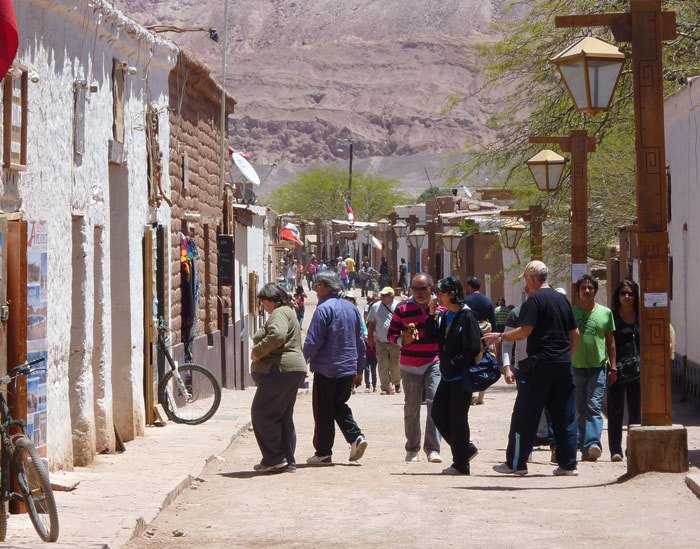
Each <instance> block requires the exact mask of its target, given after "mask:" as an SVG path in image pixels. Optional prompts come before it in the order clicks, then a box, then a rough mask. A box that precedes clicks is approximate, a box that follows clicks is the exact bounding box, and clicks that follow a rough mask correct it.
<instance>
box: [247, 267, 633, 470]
mask: <svg viewBox="0 0 700 549" xmlns="http://www.w3.org/2000/svg"><path fill="white" fill-rule="evenodd" d="M322 266H326V265H325V263H324V262H320V263H319V262H317V261H315V258H312V259H311V261H310V262H309V263H308V264H307V265H306V266H305V267H301V266H299V265H298V263H297V261H295V260H292V261H290V262H288V264H287V267H286V271H285V276H284V278H285V282H286V285H287V288H282V287H281V286H280V285H278V284H274V283H271V284H267V285H265V286H264V287H263V288H262V289H261V290H260V292H259V294H258V299H259V301H260V303H261V305H262V308H263V309H264V310H265V312H266V313H267V314H268V318H267V321H266V322H265V324H264V325H263V326H262V328H260V330H258V332H256V334H255V335H254V340H253V341H254V346H253V348H252V351H251V361H252V362H251V364H252V366H251V370H252V372H253V378H254V381H255V382H256V384H257V391H256V395H255V398H254V400H253V405H252V409H251V415H252V419H253V429H254V431H255V436H256V440H257V441H258V445H259V447H260V451H261V454H262V459H261V462H260V463H259V464H258V465H256V466H255V470H256V471H261V472H270V471H282V470H284V471H294V470H295V468H296V460H295V456H294V449H295V445H296V433H295V430H294V423H293V407H294V403H295V399H296V390H297V388H298V387H299V385H300V383H301V382H302V381H303V378H304V376H305V372H306V367H307V364H308V367H309V369H310V371H311V373H312V374H313V392H312V408H313V417H314V425H315V426H314V433H313V445H314V448H315V453H314V455H312V456H310V457H309V458H308V459H307V463H308V464H311V465H329V464H331V463H332V461H333V457H332V456H333V446H334V440H335V426H336V425H337V427H338V428H339V429H340V433H341V435H342V436H343V438H344V439H345V441H346V442H347V443H348V444H349V445H350V455H349V460H350V461H357V460H359V459H361V458H362V456H363V455H364V453H365V450H366V449H367V447H368V442H367V439H366V438H365V435H364V433H363V432H362V430H361V429H360V427H359V425H358V424H357V422H356V420H355V419H354V417H353V414H352V410H351V408H350V406H349V405H348V401H349V400H350V397H351V395H352V394H354V393H355V391H356V389H357V388H359V387H360V386H361V385H362V384H363V382H364V385H365V390H366V391H367V392H376V391H377V385H379V391H380V392H381V394H382V395H392V394H400V393H403V401H404V404H403V419H404V434H405V438H406V442H405V445H404V449H405V452H406V453H405V461H406V462H409V463H413V462H417V461H419V460H420V459H421V457H420V455H421V453H423V454H424V455H425V459H427V461H428V462H431V463H442V461H443V460H442V456H441V443H442V442H443V441H444V442H446V443H447V444H448V445H449V447H450V450H451V454H452V459H451V464H450V466H449V467H447V468H445V469H444V470H443V473H445V474H450V475H469V474H470V462H471V461H472V460H473V459H474V458H475V457H476V456H477V454H478V448H477V447H476V446H475V445H474V444H473V442H472V441H471V438H470V426H469V419H468V418H469V408H470V406H471V405H474V404H482V403H483V402H484V393H483V392H480V393H478V394H477V393H476V392H474V393H472V389H471V387H472V384H471V383H470V376H471V375H472V373H471V371H472V370H471V367H473V366H474V365H475V364H477V363H479V361H480V360H482V357H483V356H485V354H484V353H485V352H486V351H489V350H490V352H492V353H493V354H495V355H496V356H498V359H499V366H500V369H501V371H502V373H503V377H504V379H505V382H506V383H507V384H513V383H516V384H517V393H516V397H515V402H514V405H513V412H512V415H511V421H510V428H509V432H508V437H507V447H506V452H505V461H504V463H502V464H499V465H496V466H494V470H495V471H496V472H498V473H503V474H515V475H526V474H527V473H528V461H529V459H530V454H531V452H532V450H533V448H534V446H536V445H540V444H541V443H542V442H543V441H544V443H548V444H549V445H550V448H551V450H552V456H551V459H552V462H553V463H555V464H556V468H555V469H554V475H558V476H559V475H560V476H571V475H577V474H578V468H577V458H578V452H580V455H581V459H583V460H587V461H596V460H597V459H599V458H600V457H601V455H602V450H603V445H602V442H601V434H602V430H603V415H602V405H603V399H604V397H605V394H606V388H607V399H608V403H607V404H608V414H609V416H608V417H609V425H608V430H609V436H608V441H609V451H610V454H611V459H612V461H621V460H622V459H624V458H623V449H622V427H623V417H624V407H625V402H626V403H627V412H628V415H629V421H630V423H635V422H639V420H640V415H641V408H640V406H641V405H640V387H639V379H638V370H639V321H638V309H639V289H638V286H637V285H636V284H635V283H634V282H632V281H630V280H625V281H623V282H622V283H621V284H620V286H619V287H618V288H616V289H615V291H614V293H613V296H612V303H613V307H612V310H611V309H608V308H607V307H604V306H603V305H601V304H599V303H597V302H596V300H595V298H596V295H597V292H598V289H599V284H598V281H597V280H596V279H595V278H594V277H593V276H591V275H588V274H586V275H584V276H583V277H581V279H580V280H578V282H577V283H576V294H577V295H576V297H577V299H576V304H575V305H574V306H573V307H572V305H571V303H570V302H569V300H568V298H567V297H566V292H565V291H564V290H562V289H561V288H557V289H555V288H553V287H552V286H550V284H549V281H548V277H549V269H548V268H547V266H546V265H545V264H544V263H543V262H542V261H531V262H530V263H528V264H527V266H526V268H525V270H524V272H523V273H522V275H521V276H520V278H522V279H524V282H525V284H524V288H523V291H524V293H525V294H526V296H527V298H526V300H525V301H524V302H523V303H522V304H520V305H518V306H517V307H514V306H513V305H511V306H507V305H506V301H505V299H504V298H500V299H498V300H497V301H496V306H494V304H493V302H492V301H491V300H490V299H489V298H488V296H486V295H484V294H483V293H482V292H481V281H480V280H479V279H478V278H476V277H473V276H472V277H469V278H468V279H467V280H466V281H465V284H464V285H463V284H462V283H461V281H460V280H458V279H457V278H454V277H446V278H443V279H441V280H439V281H437V283H434V281H433V280H432V278H431V276H430V275H429V274H428V273H418V274H417V275H415V276H414V277H413V278H412V279H411V283H410V286H408V288H407V289H408V290H409V295H408V297H407V298H405V299H401V298H400V294H401V293H402V291H403V288H402V287H401V285H399V286H398V287H397V288H393V287H392V286H391V285H390V283H391V276H390V273H389V272H388V268H385V267H384V266H382V267H380V270H379V271H375V270H374V269H373V268H372V267H371V266H370V265H369V261H366V260H365V261H363V264H362V267H360V269H359V270H357V269H356V268H355V263H354V261H353V260H352V258H351V257H349V256H348V257H346V258H342V257H339V258H338V260H337V261H336V262H335V264H334V265H333V267H332V268H331V269H328V268H325V269H321V267H322ZM326 267H327V266H326ZM382 271H385V272H382ZM375 273H376V275H375ZM406 273H407V271H406V270H404V271H401V269H399V271H398V272H397V275H398V279H399V281H401V276H402V275H403V276H404V277H405V276H406ZM297 275H298V276H297ZM301 276H306V281H307V286H308V288H309V290H312V289H313V290H314V291H315V292H316V294H317V296H318V306H317V308H316V310H315V312H314V314H313V317H312V318H311V321H310V323H309V326H308V330H307V332H306V338H305V341H304V342H303V344H302V339H301V324H302V323H303V319H304V310H305V307H304V299H305V298H306V294H305V292H304V289H303V287H302V286H301V283H300V278H298V277H301ZM375 276H376V277H378V278H377V281H382V282H383V283H386V285H385V286H384V287H383V288H382V289H381V290H374V291H370V290H369V288H368V287H367V284H366V281H367V280H373V279H374V277H375ZM292 280H293V281H294V284H297V283H298V284H297V285H296V286H291V287H292V288H296V290H295V293H294V296H290V295H289V294H288V292H287V289H288V288H289V287H290V286H289V284H290V283H291V281H292ZM354 287H359V288H360V289H361V290H362V295H363V296H366V297H367V305H366V307H365V310H364V314H363V313H362V312H360V310H359V309H358V307H357V298H356V296H355V294H354V293H353V292H351V291H349V290H350V289H351V288H354ZM397 294H399V295H397ZM295 311H296V314H295ZM486 354H488V353H486ZM618 365H624V378H623V376H622V374H623V371H622V370H620V375H619V376H618ZM635 367H636V371H637V376H636V377H635V375H634V370H635ZM620 368H622V366H620ZM494 369H495V363H494ZM630 372H632V373H631V374H630ZM481 388H483V387H478V389H481ZM476 390H477V389H474V391H476ZM423 405H425V412H426V414H425V420H424V421H422V418H421V413H422V412H421V411H422V406H423Z"/></svg>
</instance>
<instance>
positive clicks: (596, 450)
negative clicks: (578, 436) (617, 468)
mask: <svg viewBox="0 0 700 549" xmlns="http://www.w3.org/2000/svg"><path fill="white" fill-rule="evenodd" d="M602 453H603V452H602V451H601V449H600V446H598V445H597V444H594V445H593V446H591V447H590V448H589V449H588V461H598V458H599V457H600V455H601V454H602Z"/></svg>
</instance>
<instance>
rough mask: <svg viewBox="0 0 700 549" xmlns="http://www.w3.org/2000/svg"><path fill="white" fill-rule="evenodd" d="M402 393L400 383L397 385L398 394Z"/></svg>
mask: <svg viewBox="0 0 700 549" xmlns="http://www.w3.org/2000/svg"><path fill="white" fill-rule="evenodd" d="M400 392H401V385H400V384H399V383H397V384H396V394H397V395H398V394H399V393H400Z"/></svg>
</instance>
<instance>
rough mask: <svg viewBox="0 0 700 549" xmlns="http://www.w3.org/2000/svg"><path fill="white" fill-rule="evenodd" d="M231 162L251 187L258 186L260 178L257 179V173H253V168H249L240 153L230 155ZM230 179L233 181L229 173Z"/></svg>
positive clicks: (248, 164)
mask: <svg viewBox="0 0 700 549" xmlns="http://www.w3.org/2000/svg"><path fill="white" fill-rule="evenodd" d="M231 162H232V163H233V164H234V165H235V166H236V168H238V170H239V171H240V172H241V173H242V174H243V177H245V178H246V179H247V180H248V181H250V182H251V183H252V184H253V185H260V177H258V173H257V172H256V171H255V168H253V166H251V165H250V163H249V162H248V161H247V160H246V159H245V158H243V155H242V154H241V153H238V152H235V153H233V154H232V155H231ZM231 179H235V177H234V176H233V172H232V173H231Z"/></svg>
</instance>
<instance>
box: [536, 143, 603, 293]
mask: <svg viewBox="0 0 700 549" xmlns="http://www.w3.org/2000/svg"><path fill="white" fill-rule="evenodd" d="M530 143H551V144H554V145H558V146H559V148H560V149H561V150H562V151H564V152H568V153H570V154H571V265H572V271H573V265H587V264H588V153H589V152H595V148H596V144H595V138H594V137H589V136H588V132H587V131H586V130H571V133H570V135H569V137H531V138H530ZM533 256H534V254H533ZM540 259H541V255H540ZM573 278H574V277H573V276H572V277H571V303H577V302H578V295H577V294H576V281H575V280H574V279H573Z"/></svg>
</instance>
